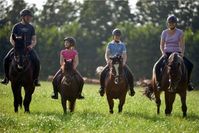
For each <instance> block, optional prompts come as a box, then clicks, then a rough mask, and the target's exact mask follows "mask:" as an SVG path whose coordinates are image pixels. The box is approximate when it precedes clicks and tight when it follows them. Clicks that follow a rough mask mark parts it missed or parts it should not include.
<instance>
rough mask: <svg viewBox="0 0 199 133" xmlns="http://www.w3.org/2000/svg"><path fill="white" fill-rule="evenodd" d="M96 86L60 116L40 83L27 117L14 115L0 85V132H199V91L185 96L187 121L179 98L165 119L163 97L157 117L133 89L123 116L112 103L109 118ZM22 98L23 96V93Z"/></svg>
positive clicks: (86, 89) (48, 85)
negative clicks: (183, 115) (69, 111)
mask: <svg viewBox="0 0 199 133" xmlns="http://www.w3.org/2000/svg"><path fill="white" fill-rule="evenodd" d="M98 88H99V86H98V85H85V86H84V90H83V93H84V95H85V99H84V100H78V101H77V102H76V108H75V112H74V113H67V114H66V115H63V110H62V107H61V102H60V97H59V100H52V99H51V98H50V95H51V92H52V86H51V83H49V82H42V86H41V87H39V88H36V90H35V93H34V94H33V97H32V102H31V105H30V111H31V113H30V114H26V113H24V110H23V109H21V110H19V112H18V113H14V107H13V96H12V91H11V88H10V84H9V85H7V86H3V85H0V132H17V133H18V132H20V133H21V132H28V133H31V132H34V133H35V132H42V133H43V132H64V133H66V132H67V133H74V132H77V133H80V132H81V133H84V132H90V133H95V132H96V133H123V132H124V133H127V132H128V133H134V132H136V133H138V132H139V133H140V132H152V133H153V132H158V133H159V132H166V133H169V132H172V133H177V132H184V133H196V132H199V114H198V113H199V91H193V92H189V93H188V95H187V106H188V117H187V118H182V111H181V103H180V99H179V96H177V97H176V100H175V103H174V106H173V112H172V116H169V117H168V116H165V115H164V108H165V106H164V96H163V94H162V105H161V113H160V115H157V114H156V105H155V103H154V102H152V101H150V100H148V99H147V98H146V97H144V96H143V95H142V92H140V91H141V90H142V88H136V95H135V96H134V97H130V96H127V99H126V103H125V105H124V109H123V112H122V113H120V114H119V113H117V112H118V108H117V106H118V100H115V107H114V114H109V108H108V103H107V101H106V97H100V96H99V94H98V93H97V91H98ZM23 94H24V92H23Z"/></svg>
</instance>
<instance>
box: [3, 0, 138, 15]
mask: <svg viewBox="0 0 199 133" xmlns="http://www.w3.org/2000/svg"><path fill="white" fill-rule="evenodd" d="M7 1H8V4H10V3H11V0H7ZM70 1H74V0H70ZM78 1H80V2H81V1H83V0H78ZM137 1H138V0H129V5H130V7H131V10H132V12H133V11H134V10H135V7H136V6H135V5H136V2H137ZM25 2H26V3H28V4H36V6H37V8H38V9H42V6H43V5H44V4H45V2H46V0H25Z"/></svg>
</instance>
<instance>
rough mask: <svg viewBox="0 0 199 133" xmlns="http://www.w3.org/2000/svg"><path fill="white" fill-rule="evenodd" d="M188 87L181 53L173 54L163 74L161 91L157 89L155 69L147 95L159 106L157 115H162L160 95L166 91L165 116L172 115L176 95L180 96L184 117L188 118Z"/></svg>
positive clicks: (147, 88) (146, 90) (146, 91)
mask: <svg viewBox="0 0 199 133" xmlns="http://www.w3.org/2000/svg"><path fill="white" fill-rule="evenodd" d="M187 87H188V75H187V69H186V67H185V64H184V61H183V58H182V57H181V56H180V55H179V53H176V52H174V53H172V54H171V55H170V56H169V58H168V60H167V63H166V64H165V67H164V69H163V72H162V79H161V86H160V90H158V89H157V79H156V75H155V68H153V75H152V80H151V83H150V84H148V87H146V89H145V95H146V96H147V97H148V98H150V99H154V100H155V102H156V105H157V114H159V113H160V105H161V99H160V94H161V92H163V91H164V93H165V104H166V109H165V114H166V116H168V115H171V112H172V108H173V102H174V100H175V96H176V94H179V96H180V99H181V104H182V106H181V108H182V112H183V117H186V116H187V105H186V94H187V91H186V90H187Z"/></svg>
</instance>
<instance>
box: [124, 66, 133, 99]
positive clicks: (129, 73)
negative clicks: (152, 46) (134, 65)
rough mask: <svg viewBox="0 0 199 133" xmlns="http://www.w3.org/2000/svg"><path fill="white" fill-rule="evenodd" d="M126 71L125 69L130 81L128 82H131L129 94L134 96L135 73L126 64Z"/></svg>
mask: <svg viewBox="0 0 199 133" xmlns="http://www.w3.org/2000/svg"><path fill="white" fill-rule="evenodd" d="M124 71H125V75H126V77H127V81H128V84H129V87H130V88H129V90H130V91H129V95H130V96H134V95H135V91H134V80H133V74H132V72H131V70H130V68H129V67H128V66H127V65H125V66H124Z"/></svg>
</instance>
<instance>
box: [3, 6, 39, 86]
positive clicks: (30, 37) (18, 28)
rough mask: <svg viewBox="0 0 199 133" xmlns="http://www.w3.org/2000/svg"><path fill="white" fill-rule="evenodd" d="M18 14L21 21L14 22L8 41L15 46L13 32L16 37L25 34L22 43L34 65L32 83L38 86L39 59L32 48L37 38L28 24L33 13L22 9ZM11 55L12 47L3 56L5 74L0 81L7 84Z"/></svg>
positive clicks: (12, 52)
mask: <svg viewBox="0 0 199 133" xmlns="http://www.w3.org/2000/svg"><path fill="white" fill-rule="evenodd" d="M20 16H21V22H19V23H17V24H15V25H14V27H13V28H12V33H11V36H10V43H11V44H12V46H13V47H14V46H15V41H14V40H13V38H12V35H13V34H14V35H15V36H17V37H18V38H22V35H25V42H24V44H25V45H26V46H27V48H28V49H29V54H30V58H31V61H32V63H33V66H34V74H33V79H34V84H35V86H40V83H39V80H38V76H39V71H40V61H39V57H38V55H37V53H36V51H35V50H34V49H33V48H34V47H35V45H36V42H37V40H36V35H35V29H34V27H33V26H32V25H31V24H30V22H31V20H32V17H33V14H32V12H31V11H30V10H28V9H23V10H22V11H21V12H20ZM13 55H14V48H12V49H11V50H10V51H9V52H8V53H7V55H6V56H5V58H4V70H5V76H4V79H3V80H2V81H1V83H2V84H5V85H6V84H8V82H9V65H10V62H11V59H12V58H13Z"/></svg>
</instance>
